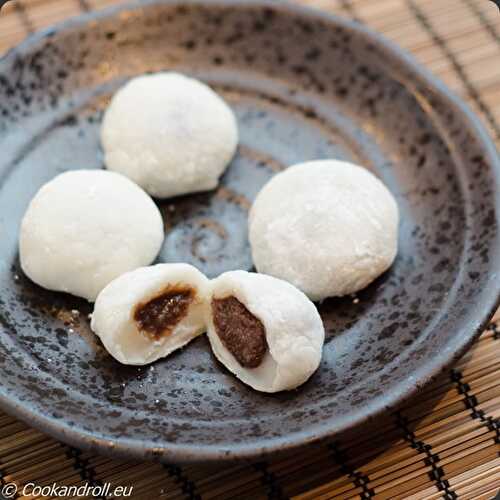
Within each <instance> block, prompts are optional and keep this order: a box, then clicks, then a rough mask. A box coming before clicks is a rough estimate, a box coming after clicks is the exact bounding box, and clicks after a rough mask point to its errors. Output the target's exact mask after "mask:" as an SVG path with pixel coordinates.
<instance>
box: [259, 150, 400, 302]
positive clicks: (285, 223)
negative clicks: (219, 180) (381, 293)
mask: <svg viewBox="0 0 500 500" xmlns="http://www.w3.org/2000/svg"><path fill="white" fill-rule="evenodd" d="M398 224H399V214H398V206H397V204H396V201H395V199H394V197H393V196H392V194H391V193H390V192H389V190H388V189H387V188H386V187H385V185H384V184H383V183H382V182H381V181H380V180H379V179H377V178H376V177H375V176H374V175H373V174H371V173H370V172H369V171H368V170H366V169H364V168H362V167H359V166H357V165H353V164H351V163H348V162H343V161H337V160H320V161H312V162H307V163H302V164H299V165H295V166H292V167H290V168H288V169H287V170H285V171H283V172H281V173H279V174H278V175H276V176H275V177H273V178H272V179H271V180H270V181H269V182H268V183H267V184H266V185H265V186H264V187H263V189H262V190H261V191H260V193H259V194H258V196H257V198H256V200H255V202H254V204H253V206H252V209H251V211H250V218H249V238H250V244H251V247H252V256H253V259H254V263H255V266H256V268H257V270H258V271H259V272H262V273H265V274H269V275H272V276H275V277H277V278H281V279H284V280H286V281H289V282H290V283H292V284H293V285H295V286H296V287H297V288H299V289H300V290H302V291H303V292H304V293H305V294H306V295H307V296H308V297H309V298H310V299H311V300H321V299H324V298H326V297H331V296H343V295H347V294H351V293H354V292H356V291H358V290H361V289H362V288H364V287H366V286H367V285H368V284H370V283H371V282H372V281H373V280H374V279H375V278H377V277H378V276H379V275H380V274H382V273H383V272H384V271H386V270H387V269H388V268H389V267H390V266H391V264H392V263H393V261H394V258H395V256H396V253H397V244H398Z"/></svg>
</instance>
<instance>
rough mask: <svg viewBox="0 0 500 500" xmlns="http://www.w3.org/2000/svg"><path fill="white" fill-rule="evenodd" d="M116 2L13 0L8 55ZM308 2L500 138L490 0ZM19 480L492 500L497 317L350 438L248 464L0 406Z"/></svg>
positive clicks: (10, 473)
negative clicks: (86, 438) (454, 98)
mask: <svg viewBox="0 0 500 500" xmlns="http://www.w3.org/2000/svg"><path fill="white" fill-rule="evenodd" d="M0 3H2V2H1V1H0ZM116 3H119V2H118V1H117V0H14V1H11V2H8V3H7V4H6V5H5V6H4V7H3V8H2V10H1V13H0V53H3V52H4V51H5V50H7V49H8V48H9V47H11V46H13V45H15V44H16V43H18V42H19V41H21V40H22V39H23V38H24V37H25V36H26V35H27V34H28V33H30V32H33V31H35V30H37V29H39V28H42V27H44V26H47V25H49V24H53V23H54V22H57V21H60V20H61V19H64V18H66V17H68V16H72V15H75V14H78V13H80V12H82V11H87V10H91V9H98V8H102V7H105V6H107V5H111V4H116ZM301 3H303V4H308V5H312V6H316V7H319V8H322V9H325V10H329V11H332V12H335V13H338V14H341V15H344V16H348V17H351V18H354V19H356V20H357V21H359V22H362V23H366V24H367V25H369V26H371V27H372V28H375V29H376V30H378V31H380V32H382V33H384V34H385V35H386V36H387V37H388V38H390V39H392V40H394V41H395V42H397V43H398V44H399V45H400V46H402V47H404V48H405V49H407V50H408V51H410V52H412V53H413V54H414V55H415V56H416V57H417V59H419V60H420V61H421V62H422V63H423V64H424V65H426V66H427V67H428V68H429V69H430V70H431V71H433V72H434V73H435V74H436V75H438V76H439V77H440V78H441V79H443V80H444V81H445V82H446V83H447V84H448V85H449V86H450V87H451V88H452V89H453V90H455V91H456V92H457V93H458V94H460V95H461V96H462V97H463V98H464V99H465V100H466V101H467V102H468V104H469V105H470V106H471V107H472V109H473V110H474V111H475V112H476V113H477V114H478V115H479V116H480V117H481V118H482V120H483V122H484V123H485V124H486V126H487V127H488V129H489V131H490V133H491V135H492V137H493V138H494V139H495V140H496V143H497V146H498V145H500V12H499V9H498V8H497V7H496V6H495V4H494V3H493V2H491V1H489V0H378V1H373V0H372V1H370V0H301ZM11 482H15V483H16V484H17V485H19V486H20V487H19V491H21V488H22V485H24V484H26V483H30V482H32V483H35V484H37V485H40V486H43V485H50V484H52V483H54V482H57V484H58V485H84V484H85V483H88V484H89V485H90V486H98V487H99V486H102V485H104V484H106V483H110V484H111V485H112V487H114V486H124V487H126V486H130V485H132V486H133V492H132V495H131V497H132V498H134V499H145V500H150V499H155V498H169V499H207V500H208V499H230V498H238V499H259V498H297V499H302V500H306V499H325V500H326V499H330V498H335V499H354V498H361V499H367V498H377V499H381V500H382V499H403V498H405V499H413V500H417V499H438V498H445V499H452V498H459V499H473V498H474V499H484V500H486V499H491V498H493V497H495V495H496V494H497V492H498V491H499V490H500V314H498V313H497V317H496V320H494V321H493V322H492V323H491V324H490V326H489V327H488V329H487V330H486V331H485V332H484V333H483V335H482V336H481V338H480V340H479V341H478V342H476V344H475V345H474V347H473V348H472V349H471V350H470V351H469V352H468V353H467V354H466V355H465V356H464V358H463V359H462V360H461V361H460V362H459V363H458V364H457V365H456V366H455V367H454V368H453V370H451V371H449V372H448V373H446V374H443V376H442V377H441V378H440V379H439V380H438V381H437V382H435V383H433V384H432V385H431V386H429V387H426V388H425V390H424V391H423V392H422V393H421V394H420V395H419V397H418V398H416V399H413V400H412V401H411V402H409V403H407V404H406V406H404V407H403V408H402V409H401V410H400V411H398V412H396V413H394V414H392V415H391V416H390V417H388V418H387V419H386V420H385V421H384V424H382V425H380V424H379V425H378V426H377V427H376V429H370V428H364V429H363V430H361V431H360V433H359V434H357V435H356V437H355V438H353V439H350V440H348V441H341V442H336V443H333V444H329V445H326V444H325V445H322V446H317V447H315V448H313V449H308V450H307V451H302V452H300V453H295V454H294V455H292V456H290V457H285V458H280V459H274V460H268V461H266V462H259V463H255V464H252V465H234V466H223V467H221V466H217V465H215V466H206V465H197V466H183V467H180V466H178V465H175V464H169V465H166V466H162V465H158V464H150V463H136V462H128V461H123V460H114V459H110V458H105V457H100V456H96V455H94V454H91V453H88V452H84V451H80V450H77V449H75V448H72V447H69V446H67V445H65V444H62V443H59V442H57V441H55V440H53V439H51V438H48V437H46V436H44V435H43V434H41V433H40V432H38V431H35V430H33V429H31V428H29V427H27V426H26V425H25V424H23V423H21V422H19V421H17V420H16V419H14V418H11V417H9V416H7V415H4V414H2V413H0V483H1V484H0V486H3V485H6V484H8V483H11ZM112 487H111V490H110V491H112ZM96 491H97V490H96ZM49 497H50V495H49ZM112 497H113V496H112V494H111V493H110V492H108V493H104V494H102V495H101V496H100V498H112ZM0 498H1V494H0ZM30 498H33V497H30ZM42 498H47V497H46V496H44V497H42ZM75 498H88V495H87V496H85V495H81V494H80V495H78V496H75Z"/></svg>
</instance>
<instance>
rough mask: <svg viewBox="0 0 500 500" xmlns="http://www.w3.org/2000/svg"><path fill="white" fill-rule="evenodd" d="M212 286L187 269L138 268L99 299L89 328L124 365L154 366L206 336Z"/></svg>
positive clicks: (173, 266)
mask: <svg viewBox="0 0 500 500" xmlns="http://www.w3.org/2000/svg"><path fill="white" fill-rule="evenodd" d="M208 283H209V282H208V279H207V278H206V277H205V275H204V274H202V273H201V272H200V271H198V270H197V269H196V268H195V267H193V266H190V265H189V264H157V265H155V266H150V267H143V268H140V269H136V270H135V271H132V272H129V273H126V274H124V275H122V276H120V277H119V278H117V279H116V280H114V281H113V282H111V283H110V284H109V285H108V286H107V287H106V288H105V289H104V290H103V291H102V292H101V293H100V294H99V296H98V297H97V300H96V302H95V308H94V312H93V314H92V322H91V328H92V330H93V331H94V332H95V333H96V335H97V336H98V337H99V338H100V339H101V341H102V343H103V345H104V347H105V348H106V350H107V351H108V352H109V353H110V354H111V355H112V356H113V357H114V358H115V359H117V360H118V361H120V362H121V363H124V364H127V365H145V364H148V363H151V362H153V361H155V360H157V359H159V358H163V357H165V356H167V355H168V354H170V353H171V352H173V351H174V350H176V349H178V348H180V347H182V346H184V345H185V344H187V343H188V342H189V341H190V340H192V339H193V338H195V337H196V336H198V335H200V334H201V333H203V332H204V331H205V307H206V303H207V302H206V301H207V292H208Z"/></svg>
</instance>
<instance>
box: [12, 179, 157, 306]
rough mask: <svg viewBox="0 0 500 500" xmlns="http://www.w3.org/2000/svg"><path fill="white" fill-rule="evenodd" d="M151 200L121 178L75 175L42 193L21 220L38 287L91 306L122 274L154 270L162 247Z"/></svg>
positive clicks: (23, 245) (29, 270)
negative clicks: (81, 299)
mask: <svg viewBox="0 0 500 500" xmlns="http://www.w3.org/2000/svg"><path fill="white" fill-rule="evenodd" d="M163 237H164V234H163V221H162V218H161V215H160V212H159V210H158V208H157V207H156V205H155V204H154V203H153V201H152V200H151V198H150V197H149V196H148V195H147V194H146V193H145V192H144V191H143V190H142V189H141V188H139V187H138V186H136V185H135V184H134V183H133V182H131V181H130V180H128V179H127V178H126V177H123V176H122V175H119V174H116V173H113V172H107V171H104V170H75V171H71V172H66V173H63V174H60V175H58V176H57V177H55V178H54V179H53V180H51V181H50V182H48V183H47V184H45V185H44V186H42V187H41V188H40V190H39V191H38V192H37V194H36V195H35V197H34V198H33V200H32V201H31V203H30V204H29V207H28V209H27V211H26V213H25V215H24V218H23V220H22V223H21V232H20V237H19V253H20V259H21V267H22V269H23V271H24V273H25V274H26V275H27V276H28V277H29V278H30V279H31V280H33V281H34V282H35V283H37V284H38V285H40V286H42V287H44V288H48V289H49V290H56V291H60V292H67V293H71V294H73V295H77V296H79V297H84V298H86V299H88V300H89V301H93V300H95V298H96V297H97V294H98V293H99V292H100V291H101V290H102V289H103V288H104V287H105V286H106V285H107V284H108V283H109V282H110V281H112V280H114V279H115V278H116V277H117V276H120V274H122V273H124V272H126V271H130V270H132V269H136V268H137V267H140V266H145V265H148V264H150V263H151V262H152V261H153V260H154V259H155V257H156V255H157V254H158V252H159V250H160V248H161V245H162V243H163Z"/></svg>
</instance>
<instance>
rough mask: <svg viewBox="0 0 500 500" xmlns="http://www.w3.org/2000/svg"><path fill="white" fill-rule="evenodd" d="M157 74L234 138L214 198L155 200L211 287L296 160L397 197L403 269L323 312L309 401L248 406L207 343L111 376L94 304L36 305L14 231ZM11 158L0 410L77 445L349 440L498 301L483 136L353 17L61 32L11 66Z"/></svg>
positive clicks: (94, 158)
mask: <svg viewBox="0 0 500 500" xmlns="http://www.w3.org/2000/svg"><path fill="white" fill-rule="evenodd" d="M161 70H176V71H180V72H183V73H186V74H189V75H192V76H195V77H197V78H200V79H202V80H204V81H206V82H208V83H209V84H210V85H212V86H213V87H214V88H215V89H216V90H217V91H218V92H220V93H221V94H222V95H223V96H224V98H225V99H226V100H227V101H228V102H229V103H230V105H231V106H232V108H233V109H234V111H235V113H236V115H237V117H238V122H239V129H240V135H241V143H240V146H239V150H238V153H237V155H236V157H235V159H234V161H233V162H232V164H231V165H230V168H229V169H228V171H227V173H226V174H225V175H224V177H223V179H222V181H221V184H220V186H219V188H218V189H217V190H216V191H213V192H209V193H204V194H197V195H192V196H185V197H180V198H176V199H172V200H167V201H165V202H161V203H159V206H160V208H161V211H162V213H163V216H164V219H165V227H166V240H165V244H164V246H163V249H162V251H161V254H160V257H159V261H161V262H174V261H185V262H189V263H191V264H194V265H195V266H197V267H199V268H200V269H201V270H203V271H204V272H205V273H207V274H208V275H209V276H216V275H218V274H219V273H221V272H223V271H226V270H229V269H251V268H252V260H251V256H250V249H249V245H248V240H247V214H248V208H249V206H250V204H251V202H252V200H253V198H254V197H255V195H256V193H257V192H258V191H259V189H260V188H261V186H262V185H263V184H264V183H265V182H266V181H267V180H268V179H269V178H270V177H271V176H272V175H274V174H275V173H276V172H279V171H281V170H282V169H284V168H286V166H287V165H290V164H293V163H296V162H301V161H305V160H311V159H321V158H331V157H334V158H340V159H347V160H352V161H354V162H357V163H360V164H362V165H365V166H366V167H367V168H368V169H370V170H371V171H373V172H374V173H375V174H376V175H378V176H379V177H380V178H381V179H382V180H383V181H384V182H385V183H386V185H387V186H388V187H389V188H390V190H391V191H392V192H393V193H394V195H395V197H396V199H397V202H398V204H399V208H400V212H401V221H402V222H401V231H400V241H399V254H398V257H397V260H396V262H395V264H394V266H393V267H392V268H391V270H390V271H389V272H387V273H386V274H385V275H384V276H383V277H381V278H380V279H379V280H377V281H376V282H375V283H373V284H372V285H371V286H370V287H369V288H367V289H366V290H364V291H363V292H361V293H359V294H358V296H357V297H356V298H353V297H347V298H344V299H336V300H326V301H325V302H323V303H322V304H320V305H319V310H320V312H321V316H322V318H323V320H324V323H325V328H326V335H327V338H326V345H325V349H324V356H323V361H322V363H321V366H320V368H319V370H318V371H317V373H316V374H315V375H314V376H313V377H312V378H311V379H310V380H309V381H308V382H307V383H306V384H305V385H304V386H303V387H301V388H300V389H298V390H295V391H293V392H287V393H283V394H277V395H265V394H259V393H257V392H254V391H252V390H251V389H249V388H248V387H246V386H244V385H242V384H241V383H239V382H238V381H237V380H236V379H235V378H234V377H232V376H231V375H230V374H229V373H228V372H227V371H226V370H225V369H224V368H223V367H222V366H221V365H219V364H218V363H217V361H216V360H215V358H214V357H213V355H212V354H211V352H210V348H209V345H208V342H207V340H206V338H205V337H200V338H198V339H197V340H196V341H195V342H193V343H192V344H190V345H189V346H188V347H187V348H186V349H184V350H182V351H181V352H178V353H176V354H175V355H173V356H171V357H169V358H168V359H166V360H163V361H160V362H157V363H155V364H153V365H151V366H149V367H141V368H136V367H126V366H121V365H120V364H118V363H117V362H115V361H114V360H113V359H112V358H111V357H110V356H109V355H108V354H107V353H106V352H105V351H104V349H103V348H102V346H101V344H100V343H99V341H98V340H96V338H95V337H94V336H93V334H92V332H91V331H90V329H89V320H88V314H89V313H90V312H91V306H90V305H89V304H88V303H86V302H84V301H81V300H78V299H76V298H73V297H70V296H65V295H63V294H58V293H51V292H48V291H46V290H42V289H41V288H39V287H37V286H35V285H34V284H33V283H31V282H30V281H29V280H28V279H27V278H26V277H25V276H24V275H23V273H22V272H21V270H20V268H19V259H18V244H17V238H18V231H19V223H20V220H21V218H22V215H23V213H24V211H25V209H26V207H27V205H28V203H29V201H30V199H31V198H32V197H33V195H34V194H35V192H36V191H37V189H38V188H39V187H40V186H41V185H42V184H43V183H44V182H46V181H48V180H49V179H52V178H53V177H54V176H55V175H57V174H58V173H60V172H63V171H66V170H69V169H80V168H103V163H102V153H101V151H100V145H99V127H100V122H101V118H102V114H103V110H104V109H105V108H106V105H107V104H108V102H109V99H110V96H111V95H112V94H113V92H114V91H115V90H116V89H117V88H119V87H120V86H121V85H123V83H124V82H126V81H127V80H128V79H129V78H131V77H133V76H135V75H139V74H142V73H145V72H154V71H161ZM0 151H1V155H0V231H1V233H0V234H1V247H0V363H1V364H0V380H1V386H0V403H1V406H2V407H3V408H4V409H5V410H6V411H8V412H10V413H13V414H15V415H16V416H18V417H19V418H21V419H23V420H25V421H27V422H28V423H29V424H30V425H33V426H36V427H38V428H40V429H42V430H44V431H45V432H48V433H49V434H51V435H53V436H55V437H57V438H59V439H62V440H64V441H67V442H70V443H73V444H75V445H78V446H82V447H91V448H93V449H96V450H97V451H99V452H104V453H106V452H108V453H113V452H114V453H117V454H120V455H122V456H131V457H136V458H152V457H154V458H158V459H161V460H177V461H194V460H210V459H222V458H250V457H256V456H261V455H263V454H266V453H270V452H275V451H282V450H287V449H289V448H292V447H296V446H299V445H304V444H307V443H312V442H316V441H318V440H320V439H323V438H326V437H331V436H339V435H340V434H341V433H344V432H345V431H347V430H348V429H353V428H355V427H357V426H359V425H360V424H362V423H363V422H365V421H366V420H367V419H369V418H370V417H374V416H375V415H378V414H380V413H381V412H383V411H384V410H385V409H387V408H393V407H394V406H395V405H397V404H398V403H399V402H401V401H402V400H403V399H404V398H407V397H408V396H410V395H412V394H414V393H415V392H416V391H417V390H418V388H420V387H421V386H422V385H423V384H425V383H426V382H428V381H429V380H430V379H431V378H432V377H434V376H435V375H436V374H437V373H438V372H439V371H440V370H442V369H443V368H444V367H445V366H448V365H449V364H450V363H451V362H452V361H453V360H454V359H456V358H457V357H458V356H460V355H461V354H462V353H463V352H464V350H465V349H466V347H467V346H468V345H469V344H470V343H471V342H472V340H473V339H474V338H475V337H476V335H478V333H479V332H480V331H481V329H482V328H483V327H484V326H485V324H486V322H487V320H488V318H489V317H490V315H491V314H492V312H493V310H494V308H495V305H496V303H497V298H498V290H499V279H498V274H497V273H498V271H499V270H500V249H499V238H498V234H497V226H498V220H499V196H498V190H499V185H500V174H499V172H500V167H499V160H498V156H497V153H496V151H495V149H494V147H493V145H492V143H491V142H490V141H489V139H488V137H487V135H486V134H485V132H484V130H483V128H482V127H481V126H480V124H479V123H478V121H477V120H476V119H475V118H474V117H473V116H472V115H471V113H470V112H469V111H468V110H467V109H466V108H465V107H464V105H463V104H462V103H461V102H460V101H459V100H458V99H457V98H456V97H454V96H452V95H451V94H450V93H449V91H448V90H447V89H446V88H445V87H444V86H443V85H442V84H441V83H439V82H438V81H436V80H435V79H434V78H432V77H431V76H429V74H428V73H427V72H426V71H424V70H423V69H421V68H420V67H419V66H418V65H416V64H415V63H414V62H413V61H412V60H411V59H410V58H409V57H407V56H406V55H404V54H402V53H401V52H400V51H399V50H398V49H396V48H394V47H393V46H392V45H390V44H389V43H388V42H386V41H385V40H383V39H382V38H381V37H380V36H378V35H375V34H373V33H372V32H370V31H368V30H367V29H365V28H364V27H363V26H361V25H359V24H354V23H351V22H349V21H346V20H342V19H339V18H336V17H332V16H329V15H326V14H322V13H319V12H314V11H309V10H305V9H302V8H299V7H295V6H292V5H287V4H283V3H281V2H277V3H275V2H253V1H238V2H229V1H209V2H205V1H204V2H196V1H188V2H185V1H182V2H180V1H178V2H176V1H164V2H141V3H140V5H136V6H128V7H125V8H114V9H112V10H108V11H104V12H102V13H97V14H95V13H93V14H90V15H86V16H83V17H81V18H78V19H76V20H74V21H69V22H66V23H65V24H62V25H60V26H58V27H56V28H54V29H51V30H49V31H45V32H44V33H42V34H40V35H36V36H34V37H32V38H30V39H29V40H28V41H26V42H25V43H23V44H22V45H21V46H19V47H17V48H15V49H14V50H13V51H11V52H10V53H8V54H7V56H6V57H5V58H4V59H3V60H1V61H0ZM291 195H292V196H293V193H291ZM304 252H307V248H304Z"/></svg>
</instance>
